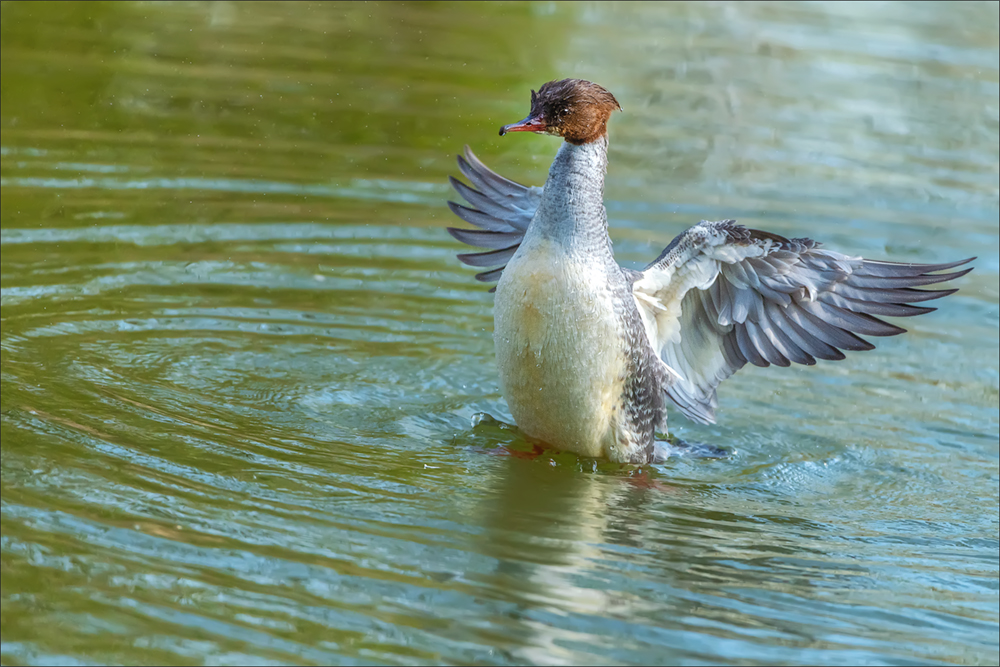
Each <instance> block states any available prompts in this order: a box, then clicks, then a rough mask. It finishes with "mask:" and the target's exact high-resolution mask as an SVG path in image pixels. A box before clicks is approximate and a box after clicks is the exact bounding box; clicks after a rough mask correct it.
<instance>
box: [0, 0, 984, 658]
mask: <svg viewBox="0 0 1000 667" xmlns="http://www.w3.org/2000/svg"><path fill="white" fill-rule="evenodd" d="M0 30H2V41H0V49H2V53H0V56H2V57H0V67H2V88H0V94H2V109H0V128H2V141H0V144H2V145H0V150H2V154H0V157H2V168H0V179H2V180H0V213H2V231H0V249H2V290H0V291H2V313H0V323H2V331H3V335H2V370H3V374H2V383H0V397H2V420H0V439H2V453H3V456H2V477H0V481H2V489H3V493H2V500H3V502H2V539H0V574H2V587H0V588H2V592H0V601H2V619H0V635H2V637H0V638H2V648H0V658H2V660H3V662H4V663H5V664H22V663H24V664H29V663H30V664H37V663H52V662H59V663H65V662H75V663H88V662H124V663H162V662H167V663H185V664H186V663H213V664H219V663H235V664H246V663H249V662H252V663H272V662H279V663H285V662H292V663H342V662H347V663H369V662H374V663H394V664H395V663H471V662H476V663H490V664H493V663H520V662H531V663H601V664H607V663H622V664H626V663H628V664H631V663H635V664H651V663H704V662H709V663H740V664H773V663H821V664H848V663H850V664H854V663H858V662H866V663H875V664H886V663H892V664H898V663H913V662H921V663H925V662H932V663H934V662H940V663H968V664H995V663H996V662H997V661H998V659H1000V653H998V642H1000V602H998V597H1000V585H998V558H1000V535H998V530H1000V528H998V526H1000V517H998V509H997V508H998V503H1000V471H998V465H1000V445H998V431H1000V428H998V423H1000V389H998V388H1000V360H998V356H1000V352H998V340H1000V334H998V322H1000V309H998V302H1000V294H998V291H1000V290H998V273H1000V224H998V209H1000V206H998V199H1000V194H998V193H1000V184H998V173H1000V169H998V162H1000V147H998V146H1000V137H998V130H997V127H998V122H1000V103H998V80H1000V66H998V58H1000V56H998V35H1000V18H998V10H997V5H996V4H986V3H983V4H957V5H956V4H953V3H948V4H918V5H908V4H894V3H880V4H854V5H841V4H836V3H833V4H826V3H818V4H808V5H786V4H752V3H739V4H704V5H702V4H668V5H652V4H626V5H614V4H605V3H596V4H586V5H563V4H537V5H520V4H514V5H509V4H505V5H476V4H403V5H390V4H379V3H374V4H364V5H362V4H358V5H354V4H349V5H338V4H324V5H311V4H294V5H293V4H287V3H279V4H256V3H255V4H248V5H242V4H231V3H225V2H222V3H213V4H199V3H187V4H141V3H112V4H97V3H82V4H34V3H5V4H3V5H2V13H0ZM566 76H577V77H583V78H588V79H592V80H594V81H597V82H598V83H601V84H602V85H604V86H606V87H608V88H609V89H610V90H611V91H612V92H614V94H615V95H616V97H617V98H618V100H619V101H620V102H621V103H622V106H623V107H624V109H625V112H624V113H622V114H616V115H615V117H614V118H613V120H612V122H611V130H610V131H611V165H610V168H609V173H608V183H607V191H606V196H607V200H608V211H609V218H610V222H611V227H612V231H611V233H612V238H613V240H614V242H615V249H616V253H617V254H618V256H619V258H620V259H621V261H622V262H623V263H624V264H626V265H628V266H639V265H642V264H645V263H646V262H647V261H649V260H650V259H651V258H653V257H655V256H656V255H657V254H658V253H659V251H660V250H661V249H662V248H663V246H665V245H666V244H667V243H668V242H669V241H670V239H671V238H672V237H673V236H674V235H675V234H677V233H679V232H680V231H682V230H683V229H685V228H686V227H687V226H689V225H690V224H692V223H694V222H696V221H698V220H700V219H702V218H708V219H721V218H730V217H731V218H737V219H739V220H740V221H741V222H743V223H745V224H747V225H749V226H753V227H757V228H763V229H767V230H770V231H773V232H776V233H779V234H783V235H786V236H803V235H808V236H811V237H813V238H816V239H818V240H821V241H823V242H824V243H826V244H827V246H828V247H831V248H834V249H837V250H840V251H842V252H848V253H853V254H861V255H865V256H868V257H874V258H886V259H890V260H895V261H915V262H942V261H949V260H954V259H958V258H962V257H967V256H972V255H977V256H978V259H977V260H976V261H975V263H974V264H975V271H974V272H973V273H971V274H970V275H968V276H966V277H964V278H962V279H961V280H960V281H957V283H956V284H955V285H954V286H956V287H959V288H960V291H959V292H958V293H957V294H955V295H953V296H951V297H948V298H947V299H945V300H943V301H940V302H937V304H936V305H939V307H940V310H938V311H937V312H934V313H931V314H929V315H926V316H922V317H920V318H916V319H911V320H906V321H901V322H900V324H903V325H904V326H906V327H907V328H908V329H909V333H907V334H906V335H904V336H901V337H896V338H890V339H882V340H880V341H878V349H877V350H875V351H873V352H868V353H862V354H855V355H852V356H851V357H850V358H849V359H848V360H846V361H843V362H839V363H823V362H821V363H819V364H818V365H817V366H815V367H811V368H801V367H800V368H793V369H757V368H748V369H745V370H743V371H741V372H740V373H739V374H738V375H736V376H735V377H734V378H733V379H732V380H730V381H728V382H727V383H726V384H725V385H723V387H722V389H721V391H720V410H719V423H718V424H717V425H715V426H711V427H705V426H700V425H697V424H693V423H690V422H688V421H686V420H685V419H684V418H683V417H682V416H680V415H679V414H677V413H676V412H675V413H674V414H673V415H672V421H671V429H672V430H673V431H674V432H675V433H677V434H678V435H680V436H681V437H682V438H685V439H690V440H696V441H702V442H709V443H712V444H715V445H718V446H722V447H725V448H727V449H730V450H731V451H732V454H731V456H729V457H728V458H726V459H722V460H695V459H679V460H672V461H669V462H668V463H666V464H664V465H660V466H653V467H645V468H641V469H634V468H622V467H619V466H614V465H610V464H602V463H597V462H594V461H589V460H581V459H577V458H575V457H573V456H571V455H565V454H551V453H547V454H544V455H542V456H531V455H529V446H528V445H527V443H525V442H524V440H523V438H521V436H520V435H519V434H518V432H517V431H516V429H514V428H512V427H509V426H507V425H506V424H505V423H504V422H507V423H510V422H511V419H510V415H509V413H508V411H507V408H506V404H505V403H504V401H503V398H502V396H501V395H500V393H499V389H498V386H497V376H496V368H495V364H494V361H493V343H492V326H493V319H492V296H491V295H489V294H488V293H487V292H486V287H485V286H484V285H482V284H480V283H477V282H476V281H475V280H473V278H472V274H473V273H474V271H473V270H471V269H469V268H468V267H464V266H462V265H461V264H460V263H459V262H458V261H457V260H456V259H455V253H456V252H460V251H462V248H461V247H460V246H459V244H458V243H457V242H455V241H454V240H452V239H451V237H449V236H448V235H447V233H446V232H445V230H444V228H445V227H446V226H448V225H452V224H454V223H455V222H456V219H454V218H453V217H452V216H451V214H450V213H449V212H448V210H447V208H446V206H445V201H446V200H447V199H448V198H449V197H451V198H454V195H453V194H452V193H451V192H450V191H449V189H448V187H447V176H448V175H449V174H457V173H458V172H457V167H456V165H455V162H454V156H455V154H457V153H458V152H459V151H460V150H461V148H462V146H463V145H464V144H466V143H468V144H470V145H471V146H472V148H473V149H474V150H475V151H476V152H477V154H479V155H480V157H481V158H482V159H483V160H484V161H486V162H487V164H489V165H490V166H492V167H493V168H495V169H497V170H498V171H499V172H501V173H503V174H505V175H507V176H509V177H511V178H515V179H517V180H520V181H521V182H525V183H531V184H540V183H542V181H543V180H544V177H545V173H546V169H547V167H548V164H549V163H550V161H551V159H552V157H553V155H554V153H555V151H556V149H557V146H558V142H557V141H556V140H554V139H552V138H549V137H533V136H524V135H512V136H508V137H505V138H500V137H498V136H497V128H498V127H499V126H500V125H501V124H503V123H509V122H513V121H515V120H518V119H520V118H522V117H523V116H524V114H525V112H526V110H527V106H528V91H529V89H531V88H535V89H537V87H538V86H539V85H540V84H541V83H543V82H545V81H546V80H549V79H552V78H557V77H566ZM481 413H486V414H489V415H492V416H493V417H495V418H496V420H499V422H498V421H494V420H492V419H488V418H487V419H482V418H480V417H478V415H480V414H481ZM474 424H476V425H474Z"/></svg>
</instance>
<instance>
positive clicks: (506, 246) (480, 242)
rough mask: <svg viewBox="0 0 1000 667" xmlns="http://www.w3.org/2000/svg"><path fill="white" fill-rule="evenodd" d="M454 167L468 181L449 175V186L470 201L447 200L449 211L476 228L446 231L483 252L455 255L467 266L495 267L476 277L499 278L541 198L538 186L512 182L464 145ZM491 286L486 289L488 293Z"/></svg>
mask: <svg viewBox="0 0 1000 667" xmlns="http://www.w3.org/2000/svg"><path fill="white" fill-rule="evenodd" d="M458 168H459V169H460V170H461V171H462V173H463V174H464V175H465V177H466V178H468V179H469V180H470V181H471V182H472V184H473V185H474V186H475V187H476V188H479V189H478V190H477V189H474V188H470V187H469V186H468V185H466V184H465V183H463V182H462V181H460V180H458V179H457V178H455V177H453V176H451V177H449V180H450V181H451V185H452V187H454V188H455V190H457V191H458V194H460V195H462V197H463V198H464V199H465V200H466V201H467V202H469V203H470V204H472V206H473V208H469V207H467V206H462V205H461V204H456V203H455V202H451V201H450V202H448V207H449V208H450V209H451V212H452V213H454V214H455V215H457V216H458V217H460V218H461V219H462V220H465V221H466V222H468V223H469V224H472V225H475V226H476V227H478V228H479V229H460V228H457V227H449V228H448V232H449V233H450V234H451V235H452V236H454V237H455V238H456V239H458V240H459V241H461V242H462V243H467V244H469V245H471V246H475V247H477V248H487V251H486V252H476V253H465V254H462V255H459V256H458V258H459V259H460V260H461V261H463V262H465V263H466V264H468V265H469V266H477V267H491V266H492V267H498V268H494V269H490V270H489V271H484V272H482V273H479V274H476V280H480V281H482V282H494V281H497V280H499V279H500V274H501V273H503V270H504V268H505V267H506V266H507V262H508V261H510V258H511V257H513V256H514V253H515V252H517V248H518V246H519V245H520V244H521V240H522V239H524V233H525V232H526V231H527V230H528V224H529V223H530V222H531V219H532V218H533V217H535V211H536V210H538V205H539V203H540V202H541V200H542V188H538V187H529V186H526V185H521V184H520V183H515V182H514V181H512V180H510V179H507V178H504V177H503V176H500V175H499V174H497V173H496V172H494V171H493V170H491V169H490V168H489V167H487V166H486V165H485V164H483V163H482V162H480V161H479V158H477V157H476V156H475V154H473V152H472V150H470V149H469V147H468V146H466V147H465V157H462V156H459V157H458ZM494 289H496V288H495V287H494V288H493V289H491V290H490V291H491V292H492V291H493V290H494Z"/></svg>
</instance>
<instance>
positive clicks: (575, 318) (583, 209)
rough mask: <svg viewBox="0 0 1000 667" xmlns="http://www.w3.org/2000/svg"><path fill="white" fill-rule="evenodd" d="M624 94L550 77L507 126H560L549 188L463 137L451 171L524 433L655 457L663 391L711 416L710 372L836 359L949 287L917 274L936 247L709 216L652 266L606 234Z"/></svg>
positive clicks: (717, 375) (612, 455) (596, 451)
mask: <svg viewBox="0 0 1000 667" xmlns="http://www.w3.org/2000/svg"><path fill="white" fill-rule="evenodd" d="M616 107H617V102H616V101H615V100H614V97H613V96H611V94H610V93H608V92H607V91H606V90H604V89H603V88H601V87H600V86H596V85H595V84H592V83H589V82H585V81H579V80H564V81H559V82H551V83H548V84H546V85H545V86H543V87H542V89H541V90H540V91H539V93H538V94H537V95H536V94H535V93H534V92H533V93H532V113H531V114H530V115H529V116H528V118H526V119H525V120H524V121H521V122H520V123H517V124H514V125H511V126H505V127H504V128H503V129H502V130H501V134H503V133H505V132H507V131H536V132H546V133H550V134H558V135H560V136H563V137H564V138H565V139H566V141H565V142H564V143H563V145H562V147H561V148H560V150H559V153H558V154H557V156H556V159H555V161H554V162H553V164H552V167H551V168H550V170H549V177H548V180H547V181H546V184H545V187H544V188H527V187H525V186H522V185H519V184H517V183H514V182H512V181H509V180H507V179H505V178H503V177H500V176H498V175H497V174H495V173H493V172H492V171H490V170H489V169H488V168H487V167H486V166H485V165H483V164H482V163H481V162H479V160H478V159H476V157H475V156H474V155H472V153H471V151H469V150H468V148H467V149H466V157H465V159H462V158H459V166H460V168H461V170H462V172H463V173H464V174H465V175H466V177H468V178H469V180H470V181H472V183H473V185H474V186H476V187H478V188H479V189H478V190H475V189H472V188H469V187H468V186H465V185H464V184H462V183H461V182H460V181H457V180H455V179H452V183H453V185H454V186H455V188H456V189H457V190H458V191H459V193H460V194H461V195H462V196H463V197H464V198H465V199H467V200H468V201H469V202H470V203H471V204H473V206H475V207H476V208H471V209H470V208H466V207H463V206H459V205H457V204H451V206H452V210H453V211H454V212H455V213H456V214H458V215H459V216H460V217H461V218H463V219H464V220H467V221H468V222H470V223H472V224H473V225H475V226H477V227H479V228H480V230H468V229H450V230H449V231H451V233H452V235H453V236H455V237H456V238H457V239H459V240H460V241H463V242H465V243H469V244H470V245H474V246H479V247H483V248H488V249H490V250H488V251H487V252H483V253H475V254H466V255H460V256H459V257H460V259H462V261H464V262H466V263H468V264H471V265H473V266H496V265H499V264H503V265H505V266H501V267H500V268H499V269H494V270H492V271H486V272H484V273H481V274H479V275H478V276H477V278H479V279H481V280H486V281H492V280H496V279H497V278H499V283H498V284H497V286H496V304H495V309H494V320H495V327H494V342H495V346H496V355H497V368H498V371H499V375H500V385H501V389H502V391H503V395H504V397H505V398H506V400H507V404H508V406H509V407H510V410H511V414H512V415H513V416H514V420H515V421H516V422H517V424H518V426H519V428H520V429H521V430H522V431H523V432H524V433H525V434H526V435H528V436H529V437H531V438H533V439H536V440H538V441H541V442H543V443H546V444H548V445H549V446H552V447H555V448H556V449H562V450H568V451H572V452H575V453H577V454H579V455H582V456H592V457H600V458H608V459H610V460H612V461H619V462H631V463H645V462H648V461H650V460H653V458H654V451H655V448H654V438H655V433H656V432H657V431H660V432H663V433H665V432H666V403H667V401H666V399H667V398H669V399H671V400H672V401H673V402H674V403H675V404H677V406H678V407H680V409H681V410H682V412H683V413H684V414H685V415H687V416H688V417H690V418H692V419H695V420H697V421H702V422H712V421H714V411H715V407H716V404H717V400H716V393H715V390H716V387H717V386H718V384H719V383H721V382H722V381H723V380H725V379H726V378H728V377H729V376H730V375H732V374H733V373H734V372H736V371H737V370H739V368H741V367H742V366H743V365H745V364H746V363H747V362H749V363H753V364H755V365H758V366H768V365H771V364H775V365H780V366H787V365H789V364H790V363H791V362H793V361H794V362H797V363H803V364H813V363H815V359H816V358H823V359H842V358H843V357H844V355H843V353H842V352H841V350H842V349H846V350H852V349H853V350H858V349H871V348H872V347H873V346H872V345H871V344H870V343H868V342H867V341H865V340H864V339H862V338H860V337H859V336H858V335H857V334H859V333H860V334H867V335H875V336H879V335H882V336H885V335H893V334H897V333H902V332H903V330H902V329H900V328H898V327H895V326H893V325H890V324H887V323H885V322H882V321H881V320H879V319H877V318H876V317H874V315H899V316H907V315H917V314H921V313H924V312H928V311H930V310H933V309H929V308H922V307H918V306H912V305H909V304H907V303H906V302H907V301H910V302H914V301H925V300H928V299H933V298H938V297H941V296H945V295H946V294H950V293H951V292H952V291H954V290H944V291H937V292H935V291H926V290H916V289H912V288H913V287H914V286H917V285H926V284H931V283H937V282H943V281H945V280H949V279H951V278H954V277H958V276H959V275H964V273H965V272H967V271H968V270H966V271H960V272H955V273H952V274H936V275H928V274H929V273H930V272H932V271H938V270H941V269H946V268H952V267H954V266H958V265H959V264H964V263H966V262H967V261H969V260H965V261H962V262H954V263H950V264H939V265H920V264H893V263H888V262H873V261H870V260H864V259H862V258H860V257H848V256H846V255H841V254H839V253H834V252H830V251H826V250H822V249H820V248H819V244H817V243H815V242H813V241H811V240H809V239H792V240H789V239H785V238H783V237H780V236H777V235H774V234H769V233H767V232H759V231H756V230H748V229H746V228H743V227H741V226H739V225H737V224H735V222H734V221H731V220H727V221H722V222H702V223H700V224H698V225H695V226H694V227H692V228H691V229H689V230H687V231H686V232H684V233H683V234H681V235H680V236H678V237H677V238H676V239H674V241H673V242H672V243H671V244H670V245H669V246H667V248H666V249H665V250H664V252H663V253H662V254H661V255H660V257H659V258H657V260H656V261H654V262H653V263H652V264H650V265H649V266H648V267H647V268H646V269H645V270H644V271H642V272H637V271H631V270H628V269H624V268H622V267H620V266H619V265H618V263H617V262H616V261H615V259H614V255H613V253H612V250H611V241H610V239H609V237H608V232H607V214H606V212H605V208H604V202H603V196H604V175H605V171H606V168H607V148H608V138H607V131H606V124H607V119H608V117H609V116H610V113H611V111H612V110H613V109H614V108H616Z"/></svg>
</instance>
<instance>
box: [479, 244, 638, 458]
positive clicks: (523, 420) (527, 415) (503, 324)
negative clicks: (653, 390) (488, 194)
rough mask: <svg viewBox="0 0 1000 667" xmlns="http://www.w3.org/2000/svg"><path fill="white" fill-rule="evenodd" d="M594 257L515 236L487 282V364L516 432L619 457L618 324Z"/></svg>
mask: <svg viewBox="0 0 1000 667" xmlns="http://www.w3.org/2000/svg"><path fill="white" fill-rule="evenodd" d="M594 264H595V263H594V262H589V263H588V262H587V261H586V258H585V257H579V256H573V255H572V254H570V253H568V252H567V251H566V250H565V248H564V247H563V246H561V245H560V244H557V243H554V242H552V241H550V240H547V239H544V238H540V237H537V236H536V237H534V238H530V237H529V238H528V239H526V240H525V243H523V244H522V245H521V248H520V249H519V250H518V252H517V254H516V255H515V256H514V257H513V258H512V260H511V261H510V263H509V264H508V265H507V268H506V269H505V270H504V272H503V275H502V276H501V278H500V282H499V284H498V285H497V292H496V306H495V314H494V317H495V329H494V341H495V345H496V354H497V366H498V370H499V373H500V385H501V388H502V390H503V394H504V397H505V398H506V399H507V404H508V406H509V407H510V411H511V414H513V416H514V419H515V420H516V422H517V425H518V426H519V427H520V428H521V430H522V431H523V432H524V433H525V434H527V435H528V436H530V437H532V438H536V439H539V440H542V441H544V442H546V443H548V444H550V445H552V446H554V447H556V448H558V449H563V450H569V451H573V452H576V453H577V454H580V455H583V456H595V457H598V456H606V457H608V458H611V459H612V460H622V459H621V457H620V456H616V454H617V453H618V452H617V450H618V449H620V448H621V447H622V446H623V445H624V443H622V442H621V440H622V439H621V437H620V436H621V433H620V431H621V427H622V423H623V422H622V414H621V410H622V394H623V387H624V381H625V376H626V370H627V364H626V357H625V349H624V343H623V326H622V323H621V322H620V321H619V319H618V316H617V314H616V313H615V310H614V302H613V300H612V298H611V293H610V290H609V286H608V277H607V275H606V274H605V273H604V271H603V270H601V269H599V268H595V266H594Z"/></svg>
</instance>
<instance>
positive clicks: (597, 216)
mask: <svg viewBox="0 0 1000 667" xmlns="http://www.w3.org/2000/svg"><path fill="white" fill-rule="evenodd" d="M607 167H608V138H607V137H606V136H605V137H601V138H600V139H598V140H597V141H593V142H590V143H587V144H580V145H576V144H571V143H569V142H564V143H563V145H562V147H561V148H560V149H559V153H558V154H557V155H556V159H555V161H554V162H553V163H552V167H551V168H550V169H549V178H548V180H547V181H546V182H545V189H544V190H543V192H542V202H541V204H540V205H539V207H538V212H537V213H536V214H535V218H534V220H533V221H532V223H531V227H530V228H529V229H528V235H529V236H531V235H534V234H539V235H542V236H544V237H546V238H549V239H551V240H554V241H557V242H559V243H560V244H562V245H564V246H566V247H567V249H568V250H571V251H574V252H586V253H588V254H595V253H596V254H597V255H601V256H604V255H606V256H607V257H612V258H613V256H612V254H611V240H610V239H609V238H608V215H607V212H606V211H605V209H604V174H605V172H606V171H607Z"/></svg>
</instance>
